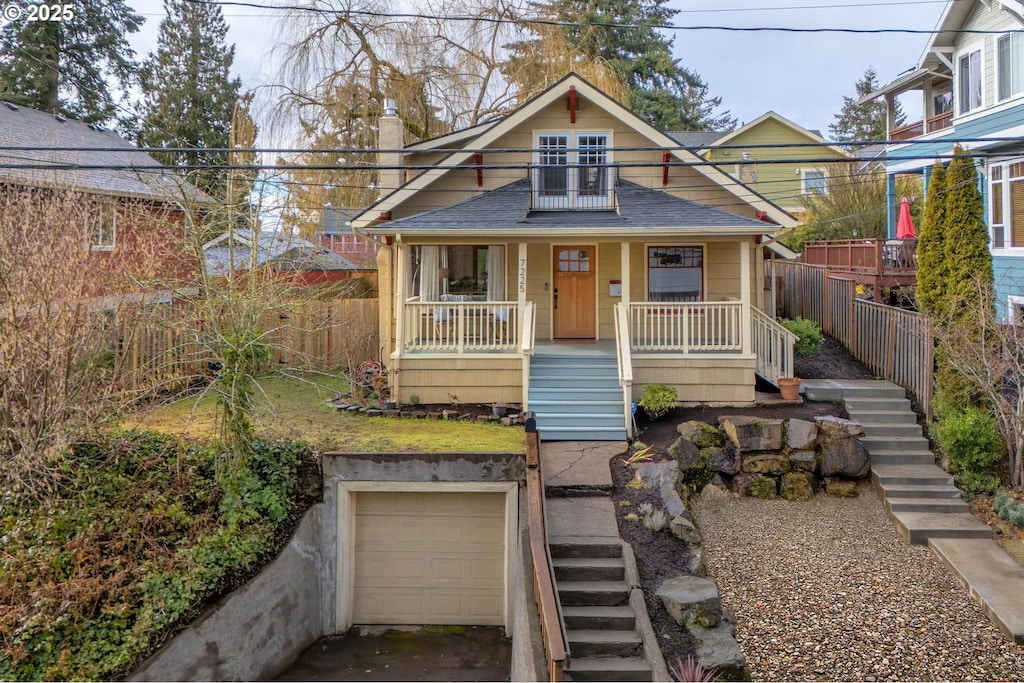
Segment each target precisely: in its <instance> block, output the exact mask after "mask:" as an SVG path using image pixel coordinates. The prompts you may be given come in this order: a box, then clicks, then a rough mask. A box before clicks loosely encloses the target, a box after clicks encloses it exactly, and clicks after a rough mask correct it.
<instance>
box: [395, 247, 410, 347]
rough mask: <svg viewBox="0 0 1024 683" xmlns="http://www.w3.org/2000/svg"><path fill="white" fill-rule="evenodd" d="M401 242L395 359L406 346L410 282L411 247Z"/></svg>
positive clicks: (396, 284) (396, 297)
mask: <svg viewBox="0 0 1024 683" xmlns="http://www.w3.org/2000/svg"><path fill="white" fill-rule="evenodd" d="M400 240H401V236H398V237H397V238H396V240H395V260H396V261H397V267H396V268H395V356H394V357H395V358H397V357H398V356H400V355H401V354H402V347H403V346H404V345H405V300H406V299H407V298H408V294H407V293H406V291H405V286H406V283H407V282H408V275H407V273H408V272H409V247H408V246H406V245H405V244H402V242H401V241H400Z"/></svg>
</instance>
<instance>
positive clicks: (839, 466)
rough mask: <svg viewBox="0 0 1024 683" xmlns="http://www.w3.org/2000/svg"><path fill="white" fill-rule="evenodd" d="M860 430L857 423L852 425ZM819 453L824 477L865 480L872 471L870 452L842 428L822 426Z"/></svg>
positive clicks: (819, 430) (819, 433) (819, 434)
mask: <svg viewBox="0 0 1024 683" xmlns="http://www.w3.org/2000/svg"><path fill="white" fill-rule="evenodd" d="M850 424H853V425H855V426H857V427H858V428H859V425H856V423H852V422H851V423H850ZM819 427H820V428H819V429H818V451H819V454H820V456H821V474H822V476H824V477H835V476H844V477H852V478H854V479H863V478H864V477H866V476H868V472H870V470H871V461H870V460H869V459H868V452H867V450H866V449H865V448H864V445H863V444H861V442H860V440H859V439H857V438H856V437H855V436H853V435H851V434H849V432H848V431H847V430H846V429H844V428H843V427H842V426H837V425H830V424H829V425H826V424H820V425H819Z"/></svg>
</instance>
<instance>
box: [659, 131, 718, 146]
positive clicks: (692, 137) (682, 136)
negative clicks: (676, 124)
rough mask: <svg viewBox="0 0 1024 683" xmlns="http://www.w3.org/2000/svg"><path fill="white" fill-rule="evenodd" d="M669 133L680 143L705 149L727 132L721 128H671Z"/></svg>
mask: <svg viewBox="0 0 1024 683" xmlns="http://www.w3.org/2000/svg"><path fill="white" fill-rule="evenodd" d="M668 135H669V137H671V138H672V139H673V140H675V141H676V142H678V143H679V144H680V145H684V146H686V147H693V148H694V149H703V148H705V147H707V146H708V145H710V144H711V143H713V142H714V141H715V140H717V139H718V138H720V137H722V136H723V135H726V133H723V132H722V131H719V130H670V131H668Z"/></svg>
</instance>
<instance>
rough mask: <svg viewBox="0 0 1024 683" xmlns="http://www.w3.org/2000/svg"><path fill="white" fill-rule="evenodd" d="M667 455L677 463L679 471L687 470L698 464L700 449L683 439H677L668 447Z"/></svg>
mask: <svg viewBox="0 0 1024 683" xmlns="http://www.w3.org/2000/svg"><path fill="white" fill-rule="evenodd" d="M668 454H669V455H671V456H672V457H673V458H675V460H676V462H677V463H679V469H680V470H688V469H690V468H691V467H694V466H696V465H698V464H700V449H699V448H697V445H696V444H695V443H693V442H692V441H690V440H689V439H686V438H684V437H679V438H678V439H676V440H675V441H674V442H673V443H672V445H671V446H669V447H668Z"/></svg>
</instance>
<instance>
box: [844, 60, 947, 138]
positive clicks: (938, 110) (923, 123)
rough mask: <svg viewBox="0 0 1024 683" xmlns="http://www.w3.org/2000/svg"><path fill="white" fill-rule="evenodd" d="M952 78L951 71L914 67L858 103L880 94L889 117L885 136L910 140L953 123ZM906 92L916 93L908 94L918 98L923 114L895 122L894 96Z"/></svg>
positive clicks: (945, 127)
mask: <svg viewBox="0 0 1024 683" xmlns="http://www.w3.org/2000/svg"><path fill="white" fill-rule="evenodd" d="M952 79H953V77H952V74H951V73H949V72H948V70H945V69H941V68H937V69H927V68H921V69H917V70H915V71H913V72H911V73H909V74H907V75H905V76H902V77H900V78H897V79H896V80H895V81H893V82H892V83H889V84H888V85H886V86H885V87H883V88H880V89H878V90H876V91H875V92H873V93H871V94H869V95H867V96H865V97H863V98H862V99H861V100H860V101H859V102H858V104H865V103H868V102H871V101H873V100H876V99H878V98H879V97H884V98H885V103H886V110H887V112H888V120H889V130H888V139H889V140H892V141H897V142H898V141H902V140H913V139H914V138H919V137H922V136H925V135H930V134H932V133H937V132H939V131H941V130H945V129H947V128H952V127H953V80H952ZM907 93H916V95H912V97H914V96H916V97H920V98H921V106H920V107H919V109H920V111H922V112H923V114H924V115H923V117H922V118H921V119H920V120H918V121H914V122H913V123H908V124H904V125H902V126H895V125H894V123H895V121H896V108H897V100H898V98H900V96H901V95H905V94H907Z"/></svg>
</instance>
